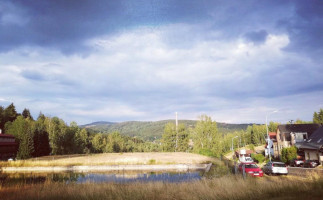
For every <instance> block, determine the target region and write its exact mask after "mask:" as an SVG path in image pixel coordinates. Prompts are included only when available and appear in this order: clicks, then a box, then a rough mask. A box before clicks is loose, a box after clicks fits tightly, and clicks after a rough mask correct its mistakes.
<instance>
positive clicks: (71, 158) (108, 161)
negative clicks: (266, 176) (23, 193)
mask: <svg viewBox="0 0 323 200" xmlns="http://www.w3.org/2000/svg"><path fill="white" fill-rule="evenodd" d="M215 161H216V159H214V158H210V157H207V156H202V155H198V154H192V153H182V152H177V153H157V152H156V153H103V154H91V155H64V156H45V157H40V158H33V159H28V160H18V161H11V162H0V167H34V166H40V167H51V166H79V165H89V166H93V165H135V164H143V165H147V164H183V163H184V164H198V163H209V162H215Z"/></svg>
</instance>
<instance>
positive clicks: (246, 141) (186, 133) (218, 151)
mask: <svg viewBox="0 0 323 200" xmlns="http://www.w3.org/2000/svg"><path fill="white" fill-rule="evenodd" d="M289 123H291V122H289ZM294 123H295V124H307V123H317V124H320V125H323V109H320V111H319V112H314V114H313V121H309V122H308V121H302V120H300V119H297V120H296V121H295V122H294ZM278 125H279V123H277V122H269V124H268V131H269V132H276V131H277V127H278ZM265 138H267V128H266V125H262V124H260V125H257V124H253V125H252V126H248V127H247V129H246V130H241V131H234V132H231V133H226V134H224V133H221V132H219V131H218V129H217V124H216V122H215V121H212V119H211V117H209V116H206V115H202V116H201V117H200V120H199V121H198V122H197V123H196V125H195V127H185V125H184V124H179V125H178V127H175V124H174V123H169V124H167V125H166V126H165V129H164V134H163V136H162V139H161V144H162V150H163V151H169V152H176V151H189V152H195V153H200V154H204V155H208V156H215V157H220V156H221V155H223V154H225V153H227V152H229V151H232V148H233V149H235V148H237V147H239V146H240V147H241V146H246V145H251V146H259V145H264V144H265V143H266V139H265Z"/></svg>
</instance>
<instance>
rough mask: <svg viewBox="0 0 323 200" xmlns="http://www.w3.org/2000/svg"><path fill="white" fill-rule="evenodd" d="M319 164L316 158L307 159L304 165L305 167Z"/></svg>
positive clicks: (313, 166)
mask: <svg viewBox="0 0 323 200" xmlns="http://www.w3.org/2000/svg"><path fill="white" fill-rule="evenodd" d="M317 166H318V161H316V160H306V161H305V162H304V165H303V167H305V168H315V167H317Z"/></svg>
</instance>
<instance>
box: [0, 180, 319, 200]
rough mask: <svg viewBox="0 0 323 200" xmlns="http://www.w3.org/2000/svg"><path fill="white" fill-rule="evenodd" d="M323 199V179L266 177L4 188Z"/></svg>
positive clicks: (27, 192)
mask: <svg viewBox="0 0 323 200" xmlns="http://www.w3.org/2000/svg"><path fill="white" fill-rule="evenodd" d="M322 196H323V179H322V178H321V177H319V176H317V175H315V174H314V175H311V176H307V178H297V177H292V176H287V177H282V176H279V177H263V178H251V177H250V178H247V179H243V178H242V177H241V176H234V175H227V176H222V177H220V178H212V179H203V180H201V181H195V182H188V183H163V182H154V183H127V184H117V183H102V184H95V183H85V184H62V183H52V182H47V183H45V184H38V185H18V186H15V187H8V188H7V187H3V188H0V197H1V199H3V200H7V199H8V200H10V199H17V200H20V199H60V200H64V199H66V200H68V199H129V200H130V199H131V200H136V199H154V200H158V199H221V200H222V199H224V200H226V199H234V200H238V199H246V200H247V199H248V200H249V199H257V200H258V199H270V200H279V199H286V200H292V199H302V200H304V199H306V200H307V199H311V200H319V199H322Z"/></svg>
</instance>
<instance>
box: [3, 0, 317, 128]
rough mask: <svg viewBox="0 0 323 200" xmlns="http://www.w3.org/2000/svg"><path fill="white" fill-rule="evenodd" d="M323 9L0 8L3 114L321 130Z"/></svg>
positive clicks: (281, 4)
mask: <svg viewBox="0 0 323 200" xmlns="http://www.w3.org/2000/svg"><path fill="white" fill-rule="evenodd" d="M322 35H323V2H322V1H318V0H317V1H312V0H310V1H302V0H299V1H278V0H274V1H256V0H248V1H216V0H212V1H211V0H210V1H209V0H199V1H193V0H177V1H176V0H172V1H171V0H165V1H159V0H136V1H131V0H129V1H123V0H121V1H112V0H111V1H103V0H97V1H90V0H82V1H78V0H69V1H63V0H56V1H49V0H48V1H46V0H44V1H32V0H31V1H24V0H14V1H9V0H3V1H1V2H0V105H2V106H7V105H9V104H10V103H11V102H14V104H15V105H16V107H17V110H18V111H19V112H22V110H23V109H24V108H25V107H26V108H29V109H30V110H31V112H32V114H33V115H34V117H37V116H38V113H39V112H40V111H41V112H43V113H44V114H46V115H48V116H58V117H60V118H62V119H64V120H65V121H67V122H71V121H76V122H77V123H78V124H85V123H90V122H93V121H130V120H142V121H144V120H149V121H153V120H161V119H170V118H174V116H175V112H178V114H179V118H181V119H197V118H198V116H199V115H201V114H207V115H209V116H211V117H212V119H213V120H216V121H219V122H228V123H250V122H251V123H253V122H255V123H264V121H265V117H266V115H268V113H271V112H272V111H274V110H278V111H279V112H277V113H275V114H273V115H270V118H269V119H270V120H273V121H278V122H282V123H284V122H287V121H289V120H291V119H293V120H296V119H298V118H299V119H302V120H312V115H313V112H314V111H318V110H319V109H320V108H323V79H322V75H323V66H322V63H323V58H322V55H323V37H322Z"/></svg>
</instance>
